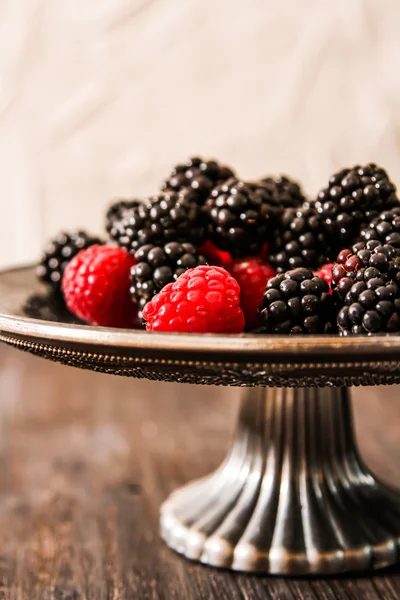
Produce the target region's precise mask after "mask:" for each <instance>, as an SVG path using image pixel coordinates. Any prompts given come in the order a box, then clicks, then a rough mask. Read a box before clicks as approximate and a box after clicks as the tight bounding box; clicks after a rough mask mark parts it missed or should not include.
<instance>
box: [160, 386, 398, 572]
mask: <svg viewBox="0 0 400 600" xmlns="http://www.w3.org/2000/svg"><path fill="white" fill-rule="evenodd" d="M161 535H162V537H163V539H164V540H165V541H166V543H167V544H168V545H169V546H170V547H171V548H173V549H174V550H176V551H177V552H179V553H180V554H183V555H184V556H186V557H187V558H189V559H193V560H197V561H201V562H202V563H204V564H206V565H210V566H214V567H225V568H229V569H233V570H237V571H248V572H261V573H270V574H286V575H295V574H329V573H343V572H346V571H363V570H367V569H372V568H373V569H377V568H380V567H385V566H387V565H391V564H393V563H394V562H396V561H397V560H399V554H400V552H399V551H400V493H397V492H395V491H394V490H392V489H390V488H388V487H386V486H385V485H383V484H382V483H381V482H380V481H379V480H377V479H376V477H375V476H374V475H372V473H371V472H370V471H369V470H368V469H367V467H366V466H365V464H364V463H363V461H362V460H361V459H360V457H359V454H358V452H357V449H356V445H355V440H354V434H353V424H352V414H351V406H350V401H349V393H348V390H347V388H329V387H326V388H248V389H246V390H245V392H244V398H243V400H242V404H241V409H240V416H239V423H238V428H237V433H236V436H235V440H234V443H233V446H232V448H231V451H230V453H229V455H228V456H227V458H226V459H225V461H224V463H223V464H222V465H221V467H220V468H219V469H217V471H215V472H214V473H213V474H212V475H210V476H207V477H204V478H203V479H200V480H198V481H195V482H194V483H191V484H189V485H187V486H185V487H183V488H181V489H179V490H177V491H176V492H174V493H173V494H172V495H171V496H170V497H169V498H168V499H167V500H166V502H165V503H164V504H163V506H162V508H161Z"/></svg>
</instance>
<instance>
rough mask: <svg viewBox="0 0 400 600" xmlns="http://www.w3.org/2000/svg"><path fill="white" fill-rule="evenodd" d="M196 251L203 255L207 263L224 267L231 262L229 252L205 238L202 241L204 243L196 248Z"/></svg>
mask: <svg viewBox="0 0 400 600" xmlns="http://www.w3.org/2000/svg"><path fill="white" fill-rule="evenodd" d="M197 252H198V253H199V254H200V255H201V256H204V258H205V259H206V261H207V262H208V264H209V265H215V266H218V267H225V268H226V267H227V265H230V264H231V262H232V256H231V255H230V254H229V252H225V251H224V250H220V249H219V248H217V246H214V244H213V243H212V242H210V240H207V242H204V244H202V245H201V246H200V247H199V248H197Z"/></svg>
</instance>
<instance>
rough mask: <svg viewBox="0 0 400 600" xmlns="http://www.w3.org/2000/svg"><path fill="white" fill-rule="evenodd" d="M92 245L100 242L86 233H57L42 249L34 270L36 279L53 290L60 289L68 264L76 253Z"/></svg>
mask: <svg viewBox="0 0 400 600" xmlns="http://www.w3.org/2000/svg"><path fill="white" fill-rule="evenodd" d="M94 244H102V241H101V240H100V239H99V238H97V237H93V236H91V235H89V234H88V233H86V231H74V232H72V233H66V232H61V233H59V234H58V235H57V236H56V237H55V238H54V239H53V240H51V242H49V243H48V244H47V246H46V247H45V249H44V252H43V255H42V258H41V260H40V263H39V265H38V267H37V269H36V274H37V276H38V278H39V279H40V280H41V281H43V282H44V283H47V284H50V285H51V286H52V288H53V289H55V290H57V289H60V286H61V280H62V277H63V274H64V271H65V268H66V266H67V265H68V263H69V262H70V261H71V260H72V259H73V258H74V256H76V255H77V254H78V252H80V251H81V250H84V249H85V248H89V246H93V245H94Z"/></svg>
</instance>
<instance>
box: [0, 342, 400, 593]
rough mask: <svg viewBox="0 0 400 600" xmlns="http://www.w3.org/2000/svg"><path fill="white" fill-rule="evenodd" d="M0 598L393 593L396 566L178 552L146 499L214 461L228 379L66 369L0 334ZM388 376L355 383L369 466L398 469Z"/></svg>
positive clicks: (397, 412)
mask: <svg viewBox="0 0 400 600" xmlns="http://www.w3.org/2000/svg"><path fill="white" fill-rule="evenodd" d="M0 393H1V401H0V465H1V470H0V473H1V475H0V499H1V502H0V543H1V551H0V600H1V599H6V598H7V599H12V600H14V599H18V600H19V599H22V600H25V599H27V600H36V599H37V600H39V599H40V600H51V599H54V600H62V599H64V600H66V599H68V600H78V599H79V600H80V599H89V598H90V599H93V600H103V599H110V600H111V599H112V600H120V599H121V600H125V599H126V600H128V599H129V600H130V599H135V600H142V599H143V600H147V599H161V600H174V599H178V600H189V599H190V600H191V599H200V598H201V599H204V600H209V599H213V598H217V599H218V600H219V599H220V600H239V599H241V600H243V599H246V600H252V599H257V600H258V599H264V598H266V599H276V600H286V599H287V600H289V599H290V600H292V599H294V598H304V599H305V598H307V599H308V600H313V599H315V598H322V599H325V600H331V599H335V598H337V599H350V598H351V599H354V600H360V599H363V600H368V599H372V598H384V599H385V600H390V599H393V598H400V567H394V568H391V569H388V570H386V571H384V572H378V573H377V574H375V575H373V576H372V577H365V576H361V577H347V576H343V577H335V578H331V579H281V578H276V577H269V578H264V577H255V576H246V575H236V574H232V573H230V572H222V571H217V570H214V569H209V568H205V567H202V566H199V565H197V564H192V563H189V562H187V561H186V560H184V559H182V558H180V557H178V556H176V555H175V554H174V553H173V552H172V551H170V550H169V549H168V548H167V547H166V546H164V544H163V543H162V542H161V541H160V539H159V537H158V510H159V506H160V503H161V502H162V501H163V499H164V498H165V497H166V496H167V494H168V493H169V492H170V491H171V490H173V489H174V488H175V487H177V486H179V485H181V484H183V483H185V482H186V481H188V480H190V479H192V478H194V477H197V476H200V475H202V474H205V473H207V472H209V471H211V470H212V469H213V468H215V467H216V466H217V465H218V464H219V462H220V461H221V459H222V458H223V456H224V454H225V452H226V450H227V448H228V444H229V438H230V435H231V431H232V427H233V423H234V415H235V411H236V407H237V401H236V400H237V395H238V390H235V389H232V390H230V389H223V388H219V389H216V388H203V387H195V386H193V387H191V386H190V387H189V386H180V385H175V384H159V383H153V382H145V381H136V380H129V379H123V378H118V377H113V376H107V375H101V374H97V373H90V372H87V371H79V370H77V369H71V368H69V367H63V366H61V365H57V364H52V363H48V362H46V361H44V360H42V359H39V358H35V357H32V356H28V355H25V354H23V353H21V352H19V351H16V350H13V349H10V348H6V347H3V346H2V347H0ZM398 395H399V390H398V388H395V387H392V388H380V389H378V388H374V389H372V388H364V389H363V390H358V391H356V393H355V409H356V427H357V432H358V436H359V438H360V445H361V450H362V452H363V455H364V457H365V458H366V460H367V462H368V464H369V465H370V466H371V468H373V469H375V470H376V471H378V472H379V473H380V474H381V475H382V476H383V477H384V478H386V480H387V481H390V482H392V483H395V482H399V481H400V443H399V442H400V439H399V438H400V399H398V398H397V396H398Z"/></svg>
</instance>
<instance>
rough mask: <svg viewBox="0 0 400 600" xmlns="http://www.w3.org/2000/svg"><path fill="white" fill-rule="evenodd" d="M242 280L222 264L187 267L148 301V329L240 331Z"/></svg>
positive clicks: (214, 331) (145, 313)
mask: <svg viewBox="0 0 400 600" xmlns="http://www.w3.org/2000/svg"><path fill="white" fill-rule="evenodd" d="M239 293H240V288H239V284H238V283H237V281H235V279H233V277H231V276H230V275H229V273H228V272H227V271H225V269H223V268H222V267H210V266H203V265H202V266H200V267H195V268H194V269H188V270H187V271H185V273H182V275H180V276H179V277H178V279H177V280H176V281H174V282H173V283H169V284H168V285H166V286H165V287H164V288H163V289H162V290H161V292H160V293H159V294H157V295H156V296H154V298H153V299H152V300H151V301H150V302H148V303H147V304H146V306H145V307H144V310H143V318H144V319H145V320H146V321H147V324H146V329H147V330H148V331H184V332H191V333H241V332H242V331H243V328H244V316H243V312H242V309H241V308H240V306H239Z"/></svg>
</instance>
